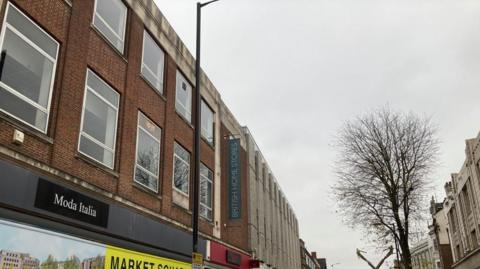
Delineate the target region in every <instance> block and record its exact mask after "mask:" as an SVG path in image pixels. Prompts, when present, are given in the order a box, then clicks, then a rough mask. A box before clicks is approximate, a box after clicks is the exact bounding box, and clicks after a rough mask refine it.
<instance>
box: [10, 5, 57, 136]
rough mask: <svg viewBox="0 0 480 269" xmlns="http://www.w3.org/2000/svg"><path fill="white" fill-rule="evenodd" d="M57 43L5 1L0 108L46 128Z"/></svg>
mask: <svg viewBox="0 0 480 269" xmlns="http://www.w3.org/2000/svg"><path fill="white" fill-rule="evenodd" d="M58 49H59V44H58V42H57V41H55V40H54V39H53V38H52V37H51V36H50V35H48V34H47V33H46V32H45V31H43V30H42V29H41V28H40V27H39V26H38V25H37V24H35V23H34V22H33V21H32V20H30V19H29V18H28V17H27V16H26V15H25V14H23V13H22V12H21V11H20V10H18V9H17V8H16V7H14V6H13V5H12V4H11V3H8V5H7V12H6V15H5V21H4V24H3V28H2V34H1V62H0V110H1V111H3V112H5V113H7V114H9V115H10V116H12V117H14V118H16V119H18V120H20V121H21V122H23V123H25V124H27V125H29V126H31V127H33V128H35V129H37V130H39V131H41V132H43V133H46V132H47V125H48V118H49V111H50V101H51V95H52V88H53V82H54V77H55V68H56V64H57V56H58Z"/></svg>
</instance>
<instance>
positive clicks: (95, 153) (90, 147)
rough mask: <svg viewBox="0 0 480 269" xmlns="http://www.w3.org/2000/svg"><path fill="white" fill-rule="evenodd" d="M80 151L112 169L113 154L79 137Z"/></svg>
mask: <svg viewBox="0 0 480 269" xmlns="http://www.w3.org/2000/svg"><path fill="white" fill-rule="evenodd" d="M80 151H81V152H82V153H84V154H86V155H88V156H89V157H91V158H93V159H95V160H97V161H99V162H101V163H103V164H105V165H106V166H108V167H113V153H112V152H110V151H108V150H106V149H104V148H103V147H101V146H100V145H98V144H96V143H95V142H93V141H91V140H90V139H88V138H86V137H84V136H81V137H80Z"/></svg>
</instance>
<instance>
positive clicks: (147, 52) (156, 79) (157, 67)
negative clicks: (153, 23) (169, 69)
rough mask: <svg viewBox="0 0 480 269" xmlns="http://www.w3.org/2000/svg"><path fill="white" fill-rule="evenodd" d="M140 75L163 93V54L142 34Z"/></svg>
mask: <svg viewBox="0 0 480 269" xmlns="http://www.w3.org/2000/svg"><path fill="white" fill-rule="evenodd" d="M143 36H144V38H143V59H142V74H143V75H144V77H145V78H146V79H147V80H148V81H149V82H150V83H151V84H152V85H153V86H154V87H155V88H156V89H157V90H159V91H160V92H163V89H162V84H163V64H164V53H163V51H162V50H161V49H160V47H158V45H157V43H155V41H154V40H153V39H152V38H151V37H150V35H149V34H148V33H147V32H144V35H143Z"/></svg>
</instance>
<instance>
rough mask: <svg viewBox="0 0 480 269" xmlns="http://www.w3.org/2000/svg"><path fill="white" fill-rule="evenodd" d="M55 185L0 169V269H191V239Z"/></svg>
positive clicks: (10, 167) (8, 166)
mask: <svg viewBox="0 0 480 269" xmlns="http://www.w3.org/2000/svg"><path fill="white" fill-rule="evenodd" d="M53 178H54V177H53V176H52V177H51V178H50V177H45V176H40V175H39V174H37V173H35V172H32V171H30V170H27V169H25V168H22V167H19V166H17V165H14V164H12V163H8V162H5V161H0V269H25V268H26V269H103V268H105V269H187V268H188V269H190V268H191V242H192V238H191V234H190V233H187V232H185V231H183V230H179V229H176V228H174V227H172V226H170V225H167V224H164V223H161V222H158V221H156V220H155V219H153V218H149V217H147V216H144V215H141V214H138V213H136V212H135V211H133V210H131V209H129V208H127V207H124V206H121V205H119V204H116V203H111V202H109V201H108V200H106V199H103V198H102V197H97V195H94V194H92V193H85V192H83V191H82V190H79V189H78V188H74V187H72V186H73V185H72V186H67V185H66V184H62V183H60V182H58V180H54V179H53ZM199 249H200V252H202V253H204V255H205V253H206V241H205V240H200V242H199Z"/></svg>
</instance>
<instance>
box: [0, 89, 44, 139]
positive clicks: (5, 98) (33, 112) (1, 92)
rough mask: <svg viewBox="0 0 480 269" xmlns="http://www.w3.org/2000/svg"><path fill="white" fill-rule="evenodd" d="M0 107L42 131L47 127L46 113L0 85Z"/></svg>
mask: <svg viewBox="0 0 480 269" xmlns="http://www.w3.org/2000/svg"><path fill="white" fill-rule="evenodd" d="M0 108H2V110H4V111H5V112H7V113H9V114H12V115H15V116H16V117H19V118H20V119H22V120H24V121H25V122H27V123H28V124H31V125H33V126H35V127H37V128H38V129H40V130H41V131H43V132H45V131H46V129H47V118H48V115H47V113H45V112H42V111H40V110H38V109H37V108H35V107H33V106H32V105H30V104H28V103H26V102H25V101H22V100H21V99H20V98H18V97H17V96H15V95H13V94H12V93H10V92H9V91H7V90H5V89H4V88H3V87H1V86H0Z"/></svg>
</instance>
